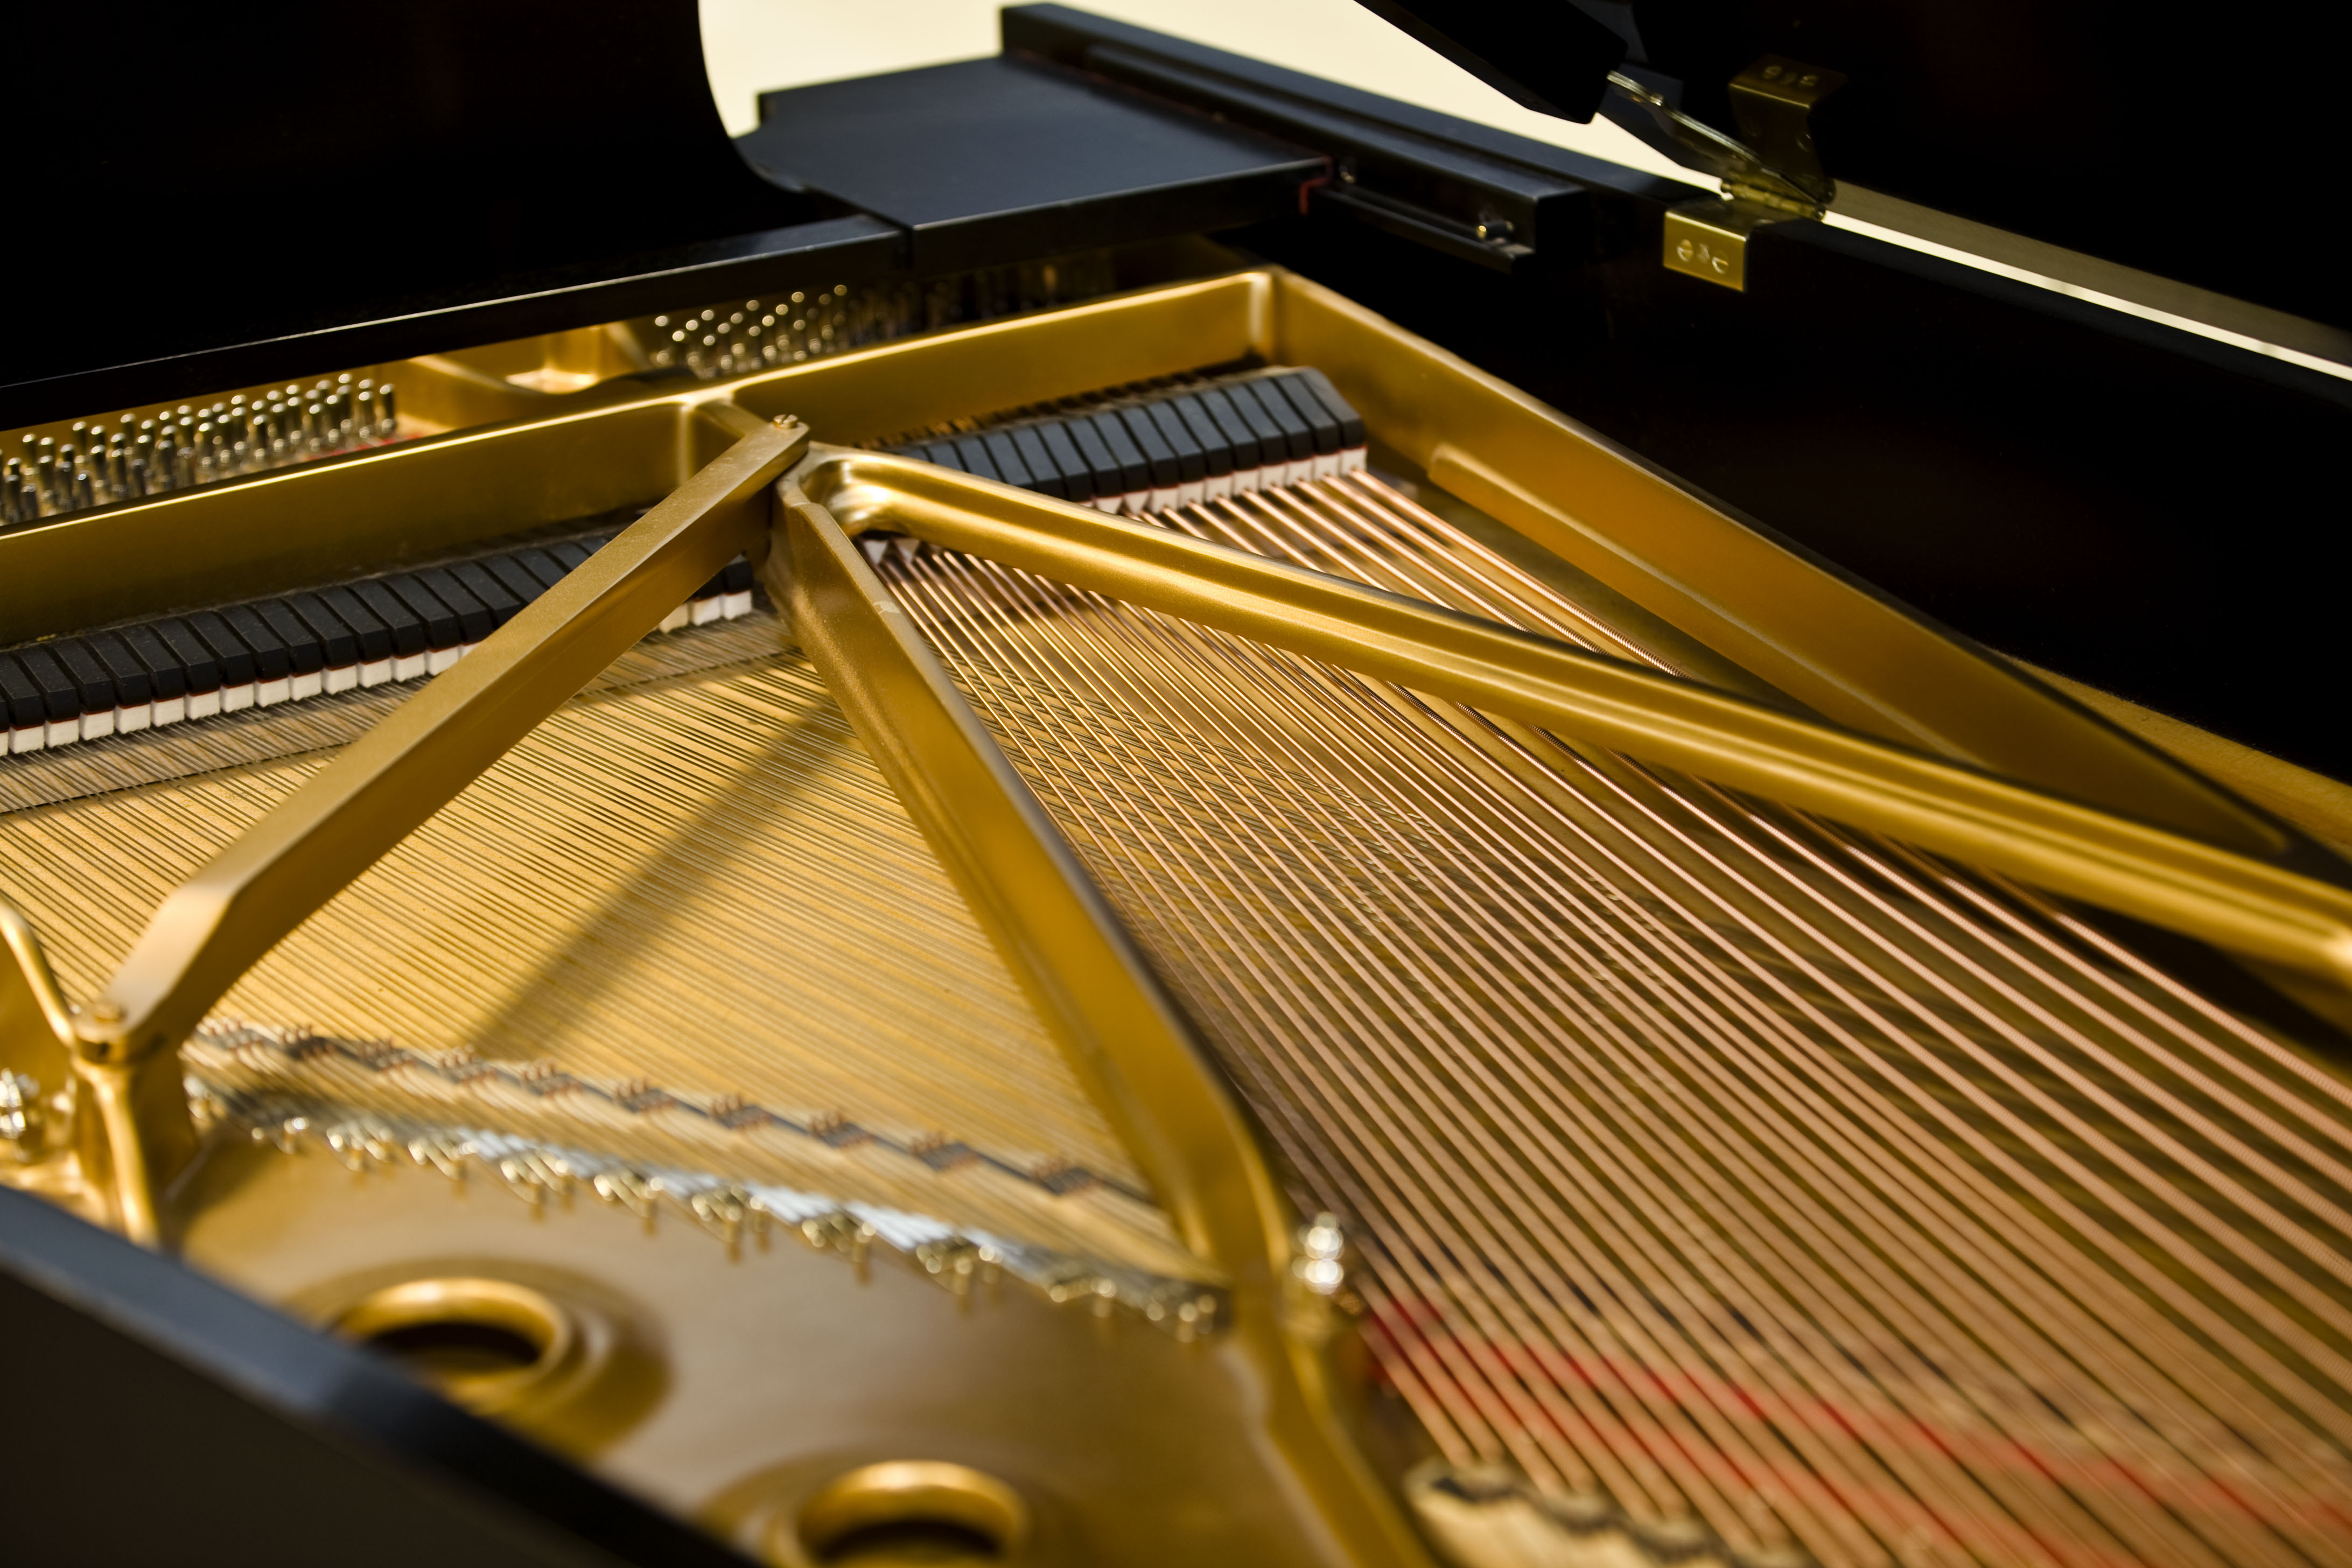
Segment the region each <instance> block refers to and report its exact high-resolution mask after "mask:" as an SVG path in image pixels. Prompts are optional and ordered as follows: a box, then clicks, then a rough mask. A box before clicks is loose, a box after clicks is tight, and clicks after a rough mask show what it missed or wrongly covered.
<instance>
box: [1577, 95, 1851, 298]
mask: <svg viewBox="0 0 2352 1568" xmlns="http://www.w3.org/2000/svg"><path fill="white" fill-rule="evenodd" d="M1609 85H1610V87H1611V89H1612V90H1613V91H1614V92H1615V93H1616V94H1617V96H1618V98H1619V99H1621V100H1625V101H1626V102H1627V103H1629V104H1630V105H1631V106H1633V108H1635V109H1637V110H1640V111H1641V113H1642V115H1643V118H1642V119H1639V120H1633V121H1627V120H1626V119H1625V117H1623V116H1622V115H1612V116H1611V118H1612V119H1613V120H1617V121H1620V123H1625V124H1627V125H1628V128H1629V129H1632V130H1633V131H1635V132H1637V133H1639V134H1641V135H1642V137H1643V140H1644V141H1647V142H1650V143H1651V144H1653V145H1654V146H1657V147H1659V148H1660V149H1661V150H1662V151H1664V153H1667V154H1668V155H1669V156H1671V157H1672V158H1673V159H1674V160H1675V162H1676V163H1681V164H1683V165H1684V166H1685V167H1687V168H1695V169H1701V170H1704V171H1706V172H1707V173H1709V174H1714V175H1715V176H1716V177H1717V179H1718V180H1720V181H1721V182H1722V187H1723V194H1722V195H1720V196H1706V197H1701V198H1700V199H1698V200H1696V201H1691V202H1685V203H1682V204H1681V205H1677V206H1675V207H1673V208H1671V209H1669V210H1668V212H1667V214H1666V225H1665V246H1664V262H1665V265H1666V268H1667V269H1668V270H1670V271H1674V272H1682V273H1686V274H1688V275H1689V276H1691V277H1694V278H1704V279H1706V280H1707V281H1708V282H1710V283H1719V284H1721V285H1722V286H1723V287H1725V288H1727V289H1745V288H1746V287H1747V286H1748V263H1747V257H1748V236H1749V235H1750V234H1752V233H1754V232H1755V231H1756V230H1757V229H1759V228H1760V227H1762V226H1764V225H1766V224H1769V223H1780V222H1784V221H1786V220H1787V219H1790V218H1808V217H1819V216H1822V214H1823V213H1824V212H1827V211H1828V210H1829V205H1830V202H1831V201H1832V198H1834V197H1835V196H1836V195H1837V185H1836V184H1835V183H1834V182H1833V181H1832V180H1831V179H1830V177H1829V175H1828V174H1827V173H1826V172H1825V171H1824V170H1823V169H1822V161H1821V157H1820V155H1819V154H1818V153H1816V152H1815V151H1814V149H1813V137H1812V130H1811V115H1812V110H1813V106H1814V105H1815V104H1818V103H1819V102H1821V100H1822V99H1824V98H1827V97H1828V96H1829V95H1830V94H1831V93H1832V92H1835V91H1836V90H1837V89H1839V88H1841V87H1843V86H1844V85H1845V78H1844V77H1843V75H1841V74H1840V73H1839V72H1836V71H1833V70H1826V69H1824V68H1822V67H1819V66H1809V65H1806V64H1804V63H1802V62H1801V61H1798V60H1790V59H1783V58H1781V57H1780V56H1779V55H1766V56H1765V57H1764V58H1762V59H1759V60H1758V61H1757V62H1756V63H1755V64H1754V65H1751V66H1749V67H1748V68H1747V69H1746V70H1744V71H1741V72H1740V73H1739V74H1738V76H1736V77H1734V78H1732V79H1731V89H1730V96H1731V112H1732V117H1733V119H1734V120H1735V121H1738V127H1739V135H1738V137H1733V136H1729V135H1727V134H1725V133H1724V132H1720V131H1717V129H1716V128H1715V127H1713V126H1711V125H1709V124H1707V123H1706V122H1705V121H1700V120H1694V119H1693V118H1691V117H1690V116H1689V115H1687V114H1685V113H1684V112H1683V111H1682V110H1679V109H1676V108H1675V107H1674V105H1672V104H1670V103H1668V102H1667V101H1666V100H1665V99H1664V97H1663V96H1661V95H1660V94H1658V93H1656V92H1654V91H1653V90H1651V89H1649V88H1647V87H1644V86H1643V84H1642V83H1640V82H1638V81H1635V80H1634V79H1633V78H1631V77H1629V76H1627V75H1625V74H1624V73H1623V72H1622V71H1612V73H1610V77H1609Z"/></svg>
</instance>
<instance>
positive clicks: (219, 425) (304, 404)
mask: <svg viewBox="0 0 2352 1568" xmlns="http://www.w3.org/2000/svg"><path fill="white" fill-rule="evenodd" d="M399 429H400V413H399V405H398V402H397V399H396V397H395V395H394V391H393V385H392V383H390V382H384V383H383V384H377V383H376V382H374V381H373V380H372V379H369V378H366V377H361V378H357V379H354V378H353V377H352V376H350V375H348V374H346V375H341V376H337V377H335V378H333V379H332V380H320V381H319V382H318V383H316V384H313V385H311V386H308V387H305V386H303V385H302V384H300V383H299V382H296V383H289V384H288V385H286V386H284V387H281V388H277V389H274V390H272V391H269V392H266V393H262V394H258V395H255V396H253V397H250V398H248V397H247V396H246V395H244V394H243V393H239V394H237V395H236V396H234V397H230V398H227V399H226V400H224V401H221V402H218V403H215V404H213V405H210V406H209V407H204V408H198V407H194V406H192V405H188V404H182V405H179V406H178V407H177V408H173V409H164V410H162V411H161V412H159V413H157V414H155V415H153V416H150V417H146V418H142V417H140V416H138V415H135V414H125V415H123V416H121V420H120V421H119V422H117V423H116V424H115V425H113V426H108V425H107V424H106V423H105V422H104V421H103V420H78V421H76V422H75V424H74V426H73V428H72V429H71V430H70V431H68V433H67V435H66V437H65V439H63V440H58V438H56V437H49V436H31V435H27V436H26V437H25V438H24V447H23V449H22V451H21V452H20V453H18V454H17V455H16V456H13V457H10V458H7V459H6V461H5V471H0V522H29V521H33V520H34V519H36V518H43V517H58V516H61V515H63V514H65V513H67V512H74V511H81V510H86V509H88V508H90V507H94V506H105V505H107V504H108V503H110V502H112V501H120V500H138V499H140V498H142V497H146V496H156V495H165V494H168V493H170V492H171V491H173V490H180V489H189V488H191V487H193V486H195V485H201V484H205V483H207V482H209V481H211V480H213V479H229V478H232V477H234V476H236V475H238V474H249V473H256V472H258V471H260V470H262V469H265V468H283V467H285V466H286V465H288V464H290V463H300V462H307V461H309V460H310V458H322V457H327V456H329V455H331V454H333V453H336V452H342V451H349V450H352V449H353V448H356V447H371V446H375V445H377V444H379V443H381V442H384V441H389V440H392V439H393V438H394V437H395V436H396V435H397V434H398V433H399Z"/></svg>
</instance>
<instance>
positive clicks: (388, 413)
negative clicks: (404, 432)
mask: <svg viewBox="0 0 2352 1568" xmlns="http://www.w3.org/2000/svg"><path fill="white" fill-rule="evenodd" d="M375 405H376V417H377V419H378V421H379V422H380V423H379V424H378V425H377V426H376V428H377V431H378V433H379V434H381V435H382V436H383V438H384V439H385V440H387V441H390V440H392V439H394V438H395V437H398V436H399V434H400V411H399V408H398V406H397V405H395V404H394V402H393V396H392V383H390V382H388V381H387V382H385V383H384V384H383V385H382V386H379V387H377V388H376V389H375Z"/></svg>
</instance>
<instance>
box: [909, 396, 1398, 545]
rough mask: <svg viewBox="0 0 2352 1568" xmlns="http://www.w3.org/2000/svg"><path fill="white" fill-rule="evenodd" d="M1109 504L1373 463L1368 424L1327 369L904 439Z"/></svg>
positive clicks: (1066, 495)
mask: <svg viewBox="0 0 2352 1568" xmlns="http://www.w3.org/2000/svg"><path fill="white" fill-rule="evenodd" d="M896 450H897V452H898V455H899V456H901V457H907V458H920V459H922V460H923V461H926V462H932V463H937V464H939V465H940V467H942V468H958V469H961V470H962V471H963V472H965V473H968V474H976V475H978V476H979V477H981V478H982V479H996V480H999V481H1001V482H1003V483H1004V484H1009V485H1013V486H1016V487H1018V488H1019V489H1027V490H1036V491H1039V492H1041V493H1043V494H1045V495H1049V496H1055V497H1057V498H1059V499H1061V500H1070V501H1078V502H1082V503H1091V504H1093V505H1095V506H1097V507H1099V508H1101V509H1102V510H1105V511H1110V512H1145V511H1160V510H1164V509H1166V508H1168V507H1172V506H1193V505H1197V504H1199V503H1200V502H1202V501H1203V500H1221V499H1223V498H1224V497H1227V496H1230V495H1233V494H1234V493H1236V492H1238V491H1247V490H1255V489H1271V488H1273V487H1275V486H1276V485H1293V484H1303V483H1306V482H1307V480H1309V479H1329V478H1332V477H1335V476H1337V475H1339V474H1342V473H1348V472H1352V471H1353V470H1355V469H1358V468H1362V467H1363V466H1364V422H1363V420H1362V418H1361V417H1360V416H1358V415H1357V413H1356V411H1355V410H1354V409H1353V408H1351V407H1349V405H1348V403H1347V400H1346V399H1344V398H1342V397H1341V396H1340V395H1339V392H1338V390H1337V389H1336V388H1334V387H1333V386H1332V384H1331V383H1330V382H1329V381H1328V379H1327V378H1326V377H1325V376H1324V374H1323V373H1322V372H1320V371H1318V370H1285V371H1276V372H1274V373H1272V374H1262V373H1253V374H1249V375H1245V376H1241V377H1235V378H1234V379H1231V380H1227V381H1223V382H1217V383H1213V384H1209V385H1206V386H1199V387H1191V388H1186V389H1183V390H1181V391H1177V392H1172V393H1169V394H1166V395H1160V396H1156V397H1151V398H1148V399H1144V400H1140V401H1137V402H1132V403H1125V404H1120V405H1114V406H1111V407H1107V408H1096V409H1090V410H1087V411H1086V412H1083V413H1076V414H1066V415H1059V416H1054V417H1051V418H1046V419H1037V420H1029V421H1024V422H1022V423H1019V424H1010V425H1000V426H993V427H992V428H989V429H986V430H982V431H979V432H977V433H975V434H973V435H970V436H955V437H947V438H945V439H942V440H937V441H926V442H917V443H914V444H911V445H908V446H904V447H898V448H896Z"/></svg>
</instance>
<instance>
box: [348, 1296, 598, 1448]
mask: <svg viewBox="0 0 2352 1568" xmlns="http://www.w3.org/2000/svg"><path fill="white" fill-rule="evenodd" d="M333 1328H334V1330H335V1331H336V1332H337V1333H339V1334H341V1335H342V1336H343V1337H345V1338H346V1339H352V1340H356V1341H358V1342H360V1343H362V1344H363V1345H366V1346H368V1347H370V1348H371V1349H373V1350H377V1351H381V1352H383V1353H384V1354H386V1355H389V1356H391V1357H392V1358H393V1359H394V1360H395V1361H398V1362H399V1363H402V1364H403V1365H404V1366H405V1367H406V1368H407V1369H408V1370H409V1371H410V1372H411V1373H414V1374H415V1375H416V1376H417V1377H419V1378H421V1379H423V1380H424V1381H425V1382H426V1383H429V1384H433V1385H434V1386H435V1387H436V1388H437V1389H439V1390H440V1391H441V1392H442V1393H443V1394H446V1395H447V1396H448V1397H449V1398H451V1399H453V1400H455V1401H456V1402H457V1403H458V1404H460V1405H465V1406H466V1407H467V1409H469V1410H472V1411H474V1412H475V1413H476V1414H478V1415H494V1414H497V1413H498V1412H499V1411H501V1410H504V1409H506V1408H508V1407H509V1406H510V1405H513V1404H514V1403H515V1402H516V1401H517V1400H519V1399H520V1398H521V1397H522V1396H523V1395H524V1394H528V1393H530V1391H531V1390H532V1389H534V1388H536V1387H537V1386H539V1385H540V1384H542V1383H543V1382H545V1381H546V1380H547V1379H548V1378H549V1377H550V1376H551V1375H553V1374H554V1373H556V1372H558V1371H559V1370H561V1369H562V1367H563V1365H564V1364H565V1363H566V1362H567V1361H569V1360H570V1359H571V1356H572V1349H573V1346H574V1344H575V1342H576V1341H577V1335H576V1334H575V1333H574V1331H573V1328H572V1321H571V1318H570V1315H569V1314H567V1313H566V1312H565V1311H564V1310H563V1309H562V1307H560V1306H558V1305H556V1303H555V1302H554V1301H553V1300H551V1299H550V1298H549V1297H547V1296H545V1295H543V1294H541V1292H539V1291H537V1290H534V1289H530V1287H529V1286H527V1285H518V1284H515V1283H513V1282H512V1281H510V1280H506V1279H465V1278H449V1279H407V1280H403V1281H402V1282H401V1283H399V1284H397V1285H394V1286H390V1287H387V1288H386V1289H382V1290H376V1291H372V1292H370V1293H369V1294H368V1295H366V1296H363V1297H362V1298H360V1300H358V1301H356V1302H354V1303H352V1305H351V1306H350V1307H348V1308H346V1309H345V1310H343V1312H342V1313H341V1316H339V1317H337V1318H336V1319H335V1321H334V1323H333Z"/></svg>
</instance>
